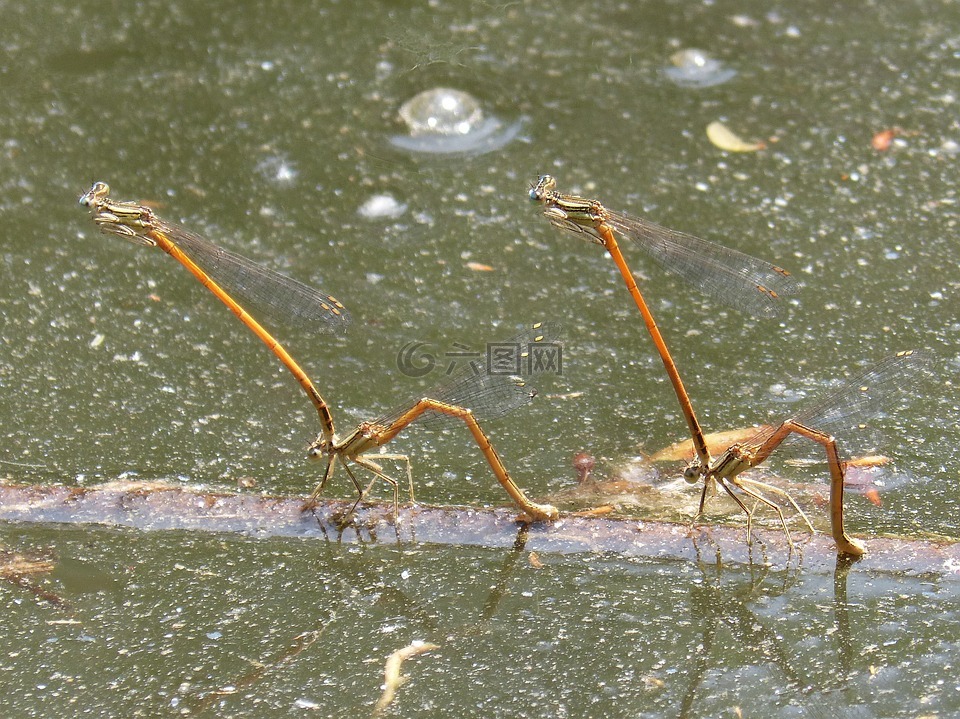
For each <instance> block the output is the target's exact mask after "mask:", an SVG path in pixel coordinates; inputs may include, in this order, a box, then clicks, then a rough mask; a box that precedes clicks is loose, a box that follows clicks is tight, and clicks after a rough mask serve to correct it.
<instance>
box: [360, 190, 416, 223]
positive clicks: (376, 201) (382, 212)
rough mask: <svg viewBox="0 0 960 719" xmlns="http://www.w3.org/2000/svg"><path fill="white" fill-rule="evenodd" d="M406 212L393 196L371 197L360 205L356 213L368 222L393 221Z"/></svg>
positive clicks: (402, 204) (404, 205)
mask: <svg viewBox="0 0 960 719" xmlns="http://www.w3.org/2000/svg"><path fill="white" fill-rule="evenodd" d="M406 211H407V206H406V204H404V203H402V202H400V201H399V200H397V199H396V198H395V197H394V196H393V195H389V194H381V195H373V196H372V197H370V198H369V199H368V200H367V201H366V202H364V203H363V204H362V205H360V208H359V209H358V210H357V213H358V214H359V215H360V216H361V217H364V218H366V219H368V220H375V219H379V218H388V219H394V218H397V217H400V216H401V215H402V214H403V213H404V212H406Z"/></svg>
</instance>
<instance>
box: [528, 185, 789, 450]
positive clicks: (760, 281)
mask: <svg viewBox="0 0 960 719" xmlns="http://www.w3.org/2000/svg"><path fill="white" fill-rule="evenodd" d="M556 187H557V182H556V180H554V178H553V177H551V176H550V175H543V176H541V177H540V179H539V180H538V181H537V182H536V184H534V185H532V186H531V188H530V199H531V200H533V201H534V202H537V203H539V204H540V205H541V206H542V208H543V214H544V216H545V217H546V218H547V219H548V220H550V222H551V223H552V224H553V225H555V226H556V227H559V228H561V229H564V230H569V231H571V232H575V233H577V234H578V235H580V236H581V237H585V238H586V239H588V240H589V241H591V242H593V243H596V244H599V245H602V246H603V247H604V248H605V249H606V250H607V252H608V253H609V254H610V257H611V258H612V259H613V261H614V263H615V264H616V266H617V269H618V270H620V274H621V276H622V277H623V279H624V281H625V282H626V284H627V290H628V291H629V292H630V296H631V297H632V298H633V301H634V303H635V304H636V305H637V309H639V310H640V314H641V316H642V317H643V321H644V324H646V327H647V331H648V332H649V333H650V337H651V338H652V339H653V344H654V346H655V347H656V349H657V353H658V354H659V355H660V359H661V361H662V362H663V366H664V368H665V369H666V371H667V375H668V376H669V377H670V382H671V384H672V385H673V389H674V392H675V393H676V395H677V399H678V401H679V402H680V408H681V410H682V411H683V415H684V418H685V419H686V421H687V426H688V427H689V429H690V435H691V437H692V439H693V445H694V450H695V451H696V453H697V457H699V459H700V461H701V462H702V463H703V464H704V465H705V466H706V465H709V464H710V451H709V449H708V448H707V443H706V440H705V439H704V437H703V430H702V429H701V427H700V422H699V421H698V420H697V416H696V413H695V412H694V410H693V404H692V403H691V401H690V396H689V395H688V394H687V391H686V389H685V388H684V386H683V380H682V379H681V378H680V372H679V370H678V369H677V365H676V363H675V362H674V361H673V357H672V356H671V355H670V350H669V349H667V345H666V342H664V340H663V336H662V335H661V334H660V328H659V327H657V323H656V320H654V318H653V313H652V312H651V311H650V308H649V307H648V306H647V303H646V301H645V300H644V299H643V295H642V294H641V293H640V289H639V288H638V287H637V281H636V279H634V277H633V273H632V272H631V271H630V268H629V267H628V266H627V262H626V260H625V259H624V257H623V253H622V252H621V251H620V245H619V244H618V243H617V238H616V234H615V231H616V232H619V233H620V234H622V235H624V236H626V237H629V238H630V239H631V240H633V242H634V243H635V244H636V245H637V246H638V247H640V248H641V249H643V250H644V251H645V252H647V254H649V255H650V256H651V257H652V258H653V259H654V261H656V262H657V263H658V264H659V265H660V266H661V267H663V268H664V269H666V270H669V271H670V272H673V273H675V274H677V275H679V276H680V277H681V278H682V279H683V280H684V281H686V282H687V283H688V284H690V285H692V286H695V287H697V288H698V289H700V290H701V291H703V292H705V293H706V294H708V295H710V296H712V297H715V298H717V299H719V300H721V301H723V302H725V303H727V304H729V305H731V306H733V307H735V308H737V309H740V310H743V311H746V312H749V313H752V314H755V315H759V316H763V317H769V316H773V315H775V314H777V312H778V311H779V302H778V300H779V299H780V297H781V296H783V295H788V294H791V293H793V292H794V291H796V288H797V282H796V280H794V278H793V277H792V276H791V275H790V273H789V272H787V271H786V270H784V269H782V268H780V267H777V266H776V265H772V264H770V263H769V262H766V261H764V260H760V259H757V258H756V257H751V256H750V255H746V254H744V253H742V252H738V251H737V250H733V249H730V248H728V247H724V246H723V245H718V244H715V243H713V242H708V241H707V240H701V239H700V238H699V237H694V236H693V235H687V234H685V233H683V232H677V231H676V230H671V229H669V228H666V227H662V226H661V225H658V224H656V223H653V222H650V221H649V220H644V219H642V218H640V217H634V216H632V215H628V214H626V213H623V212H615V211H613V210H609V209H607V208H606V207H604V206H603V205H602V204H600V202H598V201H597V200H590V199H587V198H584V197H578V196H576V195H568V194H564V193H562V192H558V191H557V189H556Z"/></svg>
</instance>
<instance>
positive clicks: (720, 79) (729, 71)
mask: <svg viewBox="0 0 960 719" xmlns="http://www.w3.org/2000/svg"><path fill="white" fill-rule="evenodd" d="M663 74H664V75H666V76H667V79H668V80H670V81H671V82H672V83H673V84H674V85H677V86H678V87H692V88H700V87H713V86H714V85H720V84H722V83H724V82H727V81H728V80H731V79H732V78H734V77H736V74H737V71H736V70H734V69H733V68H729V67H725V66H724V64H723V63H722V62H720V61H719V60H715V59H714V58H712V57H710V55H708V54H707V53H706V52H704V51H703V50H697V49H695V48H688V49H686V50H680V51H678V52H675V53H673V55H671V56H670V65H668V66H667V67H665V68H664V69H663Z"/></svg>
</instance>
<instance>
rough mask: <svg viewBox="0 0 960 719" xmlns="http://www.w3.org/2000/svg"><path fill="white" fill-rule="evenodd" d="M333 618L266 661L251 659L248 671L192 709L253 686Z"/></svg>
mask: <svg viewBox="0 0 960 719" xmlns="http://www.w3.org/2000/svg"><path fill="white" fill-rule="evenodd" d="M335 620H336V615H333V616H331V617H330V620H329V621H328V622H327V623H326V624H324V625H323V627H321V628H320V629H314V630H312V631H309V632H303V633H302V634H298V635H297V636H295V637H294V638H293V641H292V642H291V643H290V645H289V646H288V647H287V648H286V649H284V650H283V651H282V652H280V654H278V655H277V656H276V657H275V658H273V659H272V660H271V661H268V662H266V663H264V662H259V661H251V662H250V663H251V664H252V665H253V667H252V668H251V669H250V671H248V672H247V673H246V674H244V675H242V676H240V677H239V678H238V679H237V680H236V681H233V682H230V683H229V684H225V685H224V686H222V687H221V688H220V689H216V690H214V691H212V692H210V693H209V694H207V695H205V696H203V697H201V698H200V699H199V700H197V701H196V702H195V703H194V707H193V708H194V710H195V711H202V710H204V709H209V708H210V707H211V706H212V705H213V704H215V703H216V702H217V701H218V700H219V699H220V698H221V697H224V696H229V695H231V694H236V693H237V692H239V691H240V690H241V689H244V688H246V687H250V686H253V685H254V684H256V683H257V682H259V681H260V680H261V679H263V678H264V677H265V676H266V675H267V674H268V673H269V672H271V671H273V670H274V669H278V668H279V667H282V666H283V665H284V664H286V663H287V662H289V661H290V660H292V659H293V658H294V657H296V656H297V655H298V654H300V653H301V652H302V651H303V650H304V649H307V648H308V647H309V646H310V645H311V644H313V643H314V642H315V641H317V639H319V638H320V636H321V635H322V634H323V633H324V631H326V629H327V627H329V626H330V624H331V623H332V622H333V621H335Z"/></svg>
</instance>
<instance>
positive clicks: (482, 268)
mask: <svg viewBox="0 0 960 719" xmlns="http://www.w3.org/2000/svg"><path fill="white" fill-rule="evenodd" d="M467 269H468V270H473V271H474V272H493V270H494V268H493V266H492V265H485V264H483V263H482V262H468V263H467Z"/></svg>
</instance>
